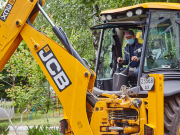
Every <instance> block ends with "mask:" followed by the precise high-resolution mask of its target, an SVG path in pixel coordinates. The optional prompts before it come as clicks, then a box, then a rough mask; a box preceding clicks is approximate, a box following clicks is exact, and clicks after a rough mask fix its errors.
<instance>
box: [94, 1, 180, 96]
mask: <svg viewBox="0 0 180 135" xmlns="http://www.w3.org/2000/svg"><path fill="white" fill-rule="evenodd" d="M167 4H170V3H163V4H159V3H146V4H139V5H136V6H130V7H125V8H119V9H114V10H108V11H104V12H102V13H101V19H102V21H103V24H100V25H97V26H94V27H92V28H91V29H92V30H98V29H100V30H101V37H100V42H99V48H98V57H97V60H96V67H95V72H96V74H97V78H96V83H95V88H98V89H100V90H105V91H117V90H118V91H119V90H120V87H121V85H123V84H125V85H127V86H128V87H132V88H137V89H136V92H138V93H139V94H140V93H143V94H146V93H147V92H146V91H142V90H141V88H140V77H142V76H143V77H147V76H148V75H149V74H164V82H165V83H164V85H165V87H166V86H168V88H170V87H171V85H173V88H174V90H172V91H173V92H175V91H176V92H177V91H179V90H180V89H179V87H178V81H179V80H180V77H179V76H180V64H179V63H180V59H179V58H180V36H179V33H180V27H179V24H177V23H176V21H177V19H178V18H179V11H178V7H175V6H176V5H174V4H173V3H171V4H170V5H171V6H172V7H173V6H174V8H173V10H172V9H171V10H168V9H167V7H168V6H167ZM147 5H148V6H147ZM172 7H171V8H172ZM176 9H177V10H176ZM126 30H133V31H134V33H135V34H136V35H137V38H138V39H141V40H142V41H143V46H142V53H141V61H140V65H139V75H138V79H137V80H136V79H135V78H132V77H129V78H128V79H124V78H123V79H121V78H120V79H119V80H118V79H117V78H116V81H117V82H115V78H114V75H115V74H116V73H117V66H119V67H120V68H122V67H124V66H122V65H118V64H117V57H122V58H124V46H125V45H126V41H125V38H124V32H125V31H126ZM113 78H114V79H113ZM118 83H119V84H120V86H119V88H118V89H116V86H117V85H118ZM171 83H172V84H171ZM175 86H177V88H175ZM164 91H165V92H167V95H168V93H170V92H168V91H169V90H168V89H167V90H166V88H165V90H164Z"/></svg>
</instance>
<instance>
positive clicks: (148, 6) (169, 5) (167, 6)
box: [101, 2, 180, 15]
mask: <svg viewBox="0 0 180 135" xmlns="http://www.w3.org/2000/svg"><path fill="white" fill-rule="evenodd" d="M134 8H145V9H167V10H168V9H170V10H179V9H180V4H179V3H169V2H168V3H167V2H151V3H142V4H138V5H134V6H129V7H122V8H117V9H112V10H106V11H102V12H101V15H103V14H114V13H120V12H124V11H127V10H131V9H134Z"/></svg>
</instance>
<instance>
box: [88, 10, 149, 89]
mask: <svg viewBox="0 0 180 135" xmlns="http://www.w3.org/2000/svg"><path fill="white" fill-rule="evenodd" d="M101 18H102V19H103V18H106V17H105V15H102V16H101ZM113 18H114V19H112V20H110V21H107V20H106V21H104V23H103V24H101V25H97V26H94V27H92V28H91V29H93V30H96V29H101V30H102V31H103V35H102V34H101V36H102V37H103V40H102V45H101V48H100V47H99V51H98V52H99V54H98V55H99V59H98V61H97V62H96V65H97V66H96V74H97V78H96V84H95V86H96V87H97V88H99V89H101V90H107V91H114V90H115V91H117V90H120V88H119V87H120V86H121V83H120V82H122V81H123V82H122V84H125V85H127V86H131V87H133V86H136V84H137V80H136V78H135V77H134V76H133V75H132V74H131V75H130V74H128V73H126V75H127V76H128V77H123V79H122V76H121V77H120V78H119V77H117V76H115V74H118V76H119V73H120V71H119V70H120V68H123V67H126V66H127V65H121V64H119V63H118V62H117V58H118V57H122V58H124V47H125V46H126V44H127V43H126V40H125V38H124V32H125V31H126V30H132V31H133V32H134V34H135V35H136V38H137V39H138V40H141V44H142V43H143V36H144V30H145V24H146V18H147V14H141V15H136V16H133V17H127V16H126V15H125V16H124V17H122V18H115V17H113ZM127 70H128V69H127ZM124 71H125V70H124ZM113 78H114V79H113ZM119 79H120V80H119ZM115 83H116V85H119V86H118V88H117V87H116V86H115ZM113 84H114V86H113Z"/></svg>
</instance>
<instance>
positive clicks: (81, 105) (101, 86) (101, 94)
mask: <svg viewBox="0 0 180 135" xmlns="http://www.w3.org/2000/svg"><path fill="white" fill-rule="evenodd" d="M43 3H44V0H9V1H8V2H7V4H6V6H5V7H4V10H3V12H2V14H1V16H0V71H1V70H2V69H3V67H4V66H5V64H6V63H7V61H8V60H9V59H10V57H11V56H12V54H13V53H14V51H15V50H16V49H17V47H18V45H19V44H20V43H21V41H22V40H24V41H25V42H26V44H27V46H28V47H29V49H30V51H31V52H32V55H33V56H34V57H35V59H36V60H37V62H38V64H39V66H40V67H41V69H42V71H43V72H44V74H45V75H46V77H47V79H48V81H49V82H50V84H51V86H52V87H53V89H54V90H55V92H56V94H57V96H58V98H59V99H60V101H61V103H62V105H63V108H64V115H63V120H61V133H62V134H64V135H163V134H164V135H178V134H180V129H179V128H180V87H179V84H180V83H179V82H180V59H179V58H180V56H179V55H180V50H179V48H180V46H179V45H180V35H179V33H180V27H179V24H180V19H179V15H180V14H179V13H180V4H176V3H145V4H139V5H135V6H130V7H124V8H119V9H114V10H108V11H103V12H102V13H101V14H100V16H101V19H102V22H103V23H102V24H100V25H97V26H93V27H91V29H92V30H97V29H101V36H100V41H99V48H98V57H97V61H96V67H95V72H94V71H93V70H91V67H90V66H89V64H88V61H87V60H85V59H82V58H81V57H80V56H79V54H78V53H77V52H76V50H75V49H74V48H73V46H72V45H71V43H70V42H69V40H68V38H67V36H66V34H65V32H64V31H63V29H62V28H61V27H58V26H55V25H54V23H53V22H52V21H51V19H50V18H49V17H48V15H47V14H46V13H45V11H44V10H43V8H42V5H43ZM39 11H40V12H41V13H42V14H43V15H44V17H45V18H46V19H47V21H48V22H49V23H50V24H51V26H52V30H53V32H54V33H55V34H56V36H57V37H58V38H59V40H60V41H61V43H62V44H63V45H64V47H65V48H64V47H62V46H61V45H59V44H57V43H56V42H55V41H53V40H52V39H50V38H49V37H47V36H46V35H44V34H43V33H41V32H40V31H38V30H37V29H36V28H34V26H33V22H34V20H35V18H36V16H37V14H38V12H39ZM126 30H133V31H134V32H137V33H138V34H137V38H138V39H140V38H141V39H140V41H141V43H142V44H143V46H142V49H141V61H140V65H139V73H138V79H134V78H133V77H130V76H129V75H128V74H129V72H128V71H129V65H130V64H129V65H128V66H127V67H126V69H125V70H124V71H123V72H119V69H120V68H122V65H120V64H119V63H117V57H123V54H122V52H123V47H124V43H123V42H124V32H125V31H126ZM139 33H141V34H139ZM67 59H68V60H70V62H69V61H67ZM96 75H97V76H96Z"/></svg>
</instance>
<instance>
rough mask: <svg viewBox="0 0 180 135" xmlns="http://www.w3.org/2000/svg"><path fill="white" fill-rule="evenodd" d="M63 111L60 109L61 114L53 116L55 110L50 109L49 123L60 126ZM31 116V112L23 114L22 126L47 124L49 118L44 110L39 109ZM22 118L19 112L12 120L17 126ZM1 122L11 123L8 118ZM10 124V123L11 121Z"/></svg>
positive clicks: (0, 120)
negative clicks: (43, 112)
mask: <svg viewBox="0 0 180 135" xmlns="http://www.w3.org/2000/svg"><path fill="white" fill-rule="evenodd" d="M55 114H57V112H55ZM58 114H59V112H58ZM62 114H63V111H62V110H61V111H60V116H53V111H52V110H50V111H49V113H48V116H49V124H50V126H59V124H60V123H59V121H60V120H61V119H62V118H63V115H62ZM30 116H31V113H29V114H27V113H26V114H24V116H23V122H22V124H21V126H27V125H28V126H34V125H35V126H38V125H47V124H48V123H47V118H46V114H42V112H40V111H37V112H34V113H33V115H32V118H31V120H30V119H29V118H30ZM20 118H21V115H20V114H19V113H17V114H15V117H14V118H12V119H11V120H12V122H13V124H14V125H15V126H17V125H18V124H19V122H20ZM0 123H9V121H8V119H0ZM9 125H10V123H9Z"/></svg>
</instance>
